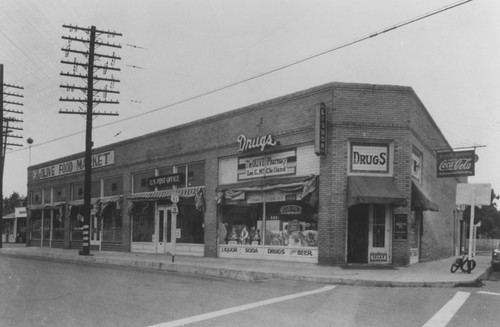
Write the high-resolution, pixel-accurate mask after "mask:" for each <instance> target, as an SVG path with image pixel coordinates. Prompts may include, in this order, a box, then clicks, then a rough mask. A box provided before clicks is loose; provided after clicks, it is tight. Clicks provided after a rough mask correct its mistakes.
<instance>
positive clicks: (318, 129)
mask: <svg viewBox="0 0 500 327" xmlns="http://www.w3.org/2000/svg"><path fill="white" fill-rule="evenodd" d="M326 114H327V113H326V105H325V103H324V102H321V104H320V105H319V106H318V107H317V108H316V122H315V124H316V126H315V136H314V152H315V153H316V154H317V155H318V156H321V155H325V154H326V140H327V135H326V128H327V116H326Z"/></svg>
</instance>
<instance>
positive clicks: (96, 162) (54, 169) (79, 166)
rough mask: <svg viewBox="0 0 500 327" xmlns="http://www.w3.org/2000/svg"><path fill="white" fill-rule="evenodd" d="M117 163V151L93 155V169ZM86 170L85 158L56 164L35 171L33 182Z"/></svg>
mask: <svg viewBox="0 0 500 327" xmlns="http://www.w3.org/2000/svg"><path fill="white" fill-rule="evenodd" d="M114 163H115V150H110V151H106V152H101V153H96V154H94V155H92V158H91V166H92V168H100V167H105V166H110V165H113V164H114ZM84 170H85V157H83V158H78V159H73V160H68V161H64V162H60V163H56V164H54V165H51V166H46V167H43V168H38V169H34V170H33V181H38V180H41V179H46V178H52V177H57V176H62V175H67V174H72V173H77V172H81V171H84Z"/></svg>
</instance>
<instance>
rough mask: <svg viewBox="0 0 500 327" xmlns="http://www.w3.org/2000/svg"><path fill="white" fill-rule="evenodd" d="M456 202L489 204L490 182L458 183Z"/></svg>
mask: <svg viewBox="0 0 500 327" xmlns="http://www.w3.org/2000/svg"><path fill="white" fill-rule="evenodd" d="M455 202H456V204H457V205H461V204H465V205H479V206H489V205H490V204H491V184H470V183H458V184H457V193H456V201H455Z"/></svg>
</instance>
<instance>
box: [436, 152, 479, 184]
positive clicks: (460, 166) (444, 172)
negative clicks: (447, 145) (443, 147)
mask: <svg viewBox="0 0 500 327" xmlns="http://www.w3.org/2000/svg"><path fill="white" fill-rule="evenodd" d="M475 158H476V155H475V152H474V150H469V151H457V152H455V151H447V152H438V153H437V177H458V176H474V169H475V167H474V163H475Z"/></svg>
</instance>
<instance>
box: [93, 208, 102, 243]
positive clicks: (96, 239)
mask: <svg viewBox="0 0 500 327" xmlns="http://www.w3.org/2000/svg"><path fill="white" fill-rule="evenodd" d="M101 239H102V218H101V217H100V216H98V215H96V214H95V212H91V214H90V245H93V246H96V247H98V248H99V251H100V250H101Z"/></svg>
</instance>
